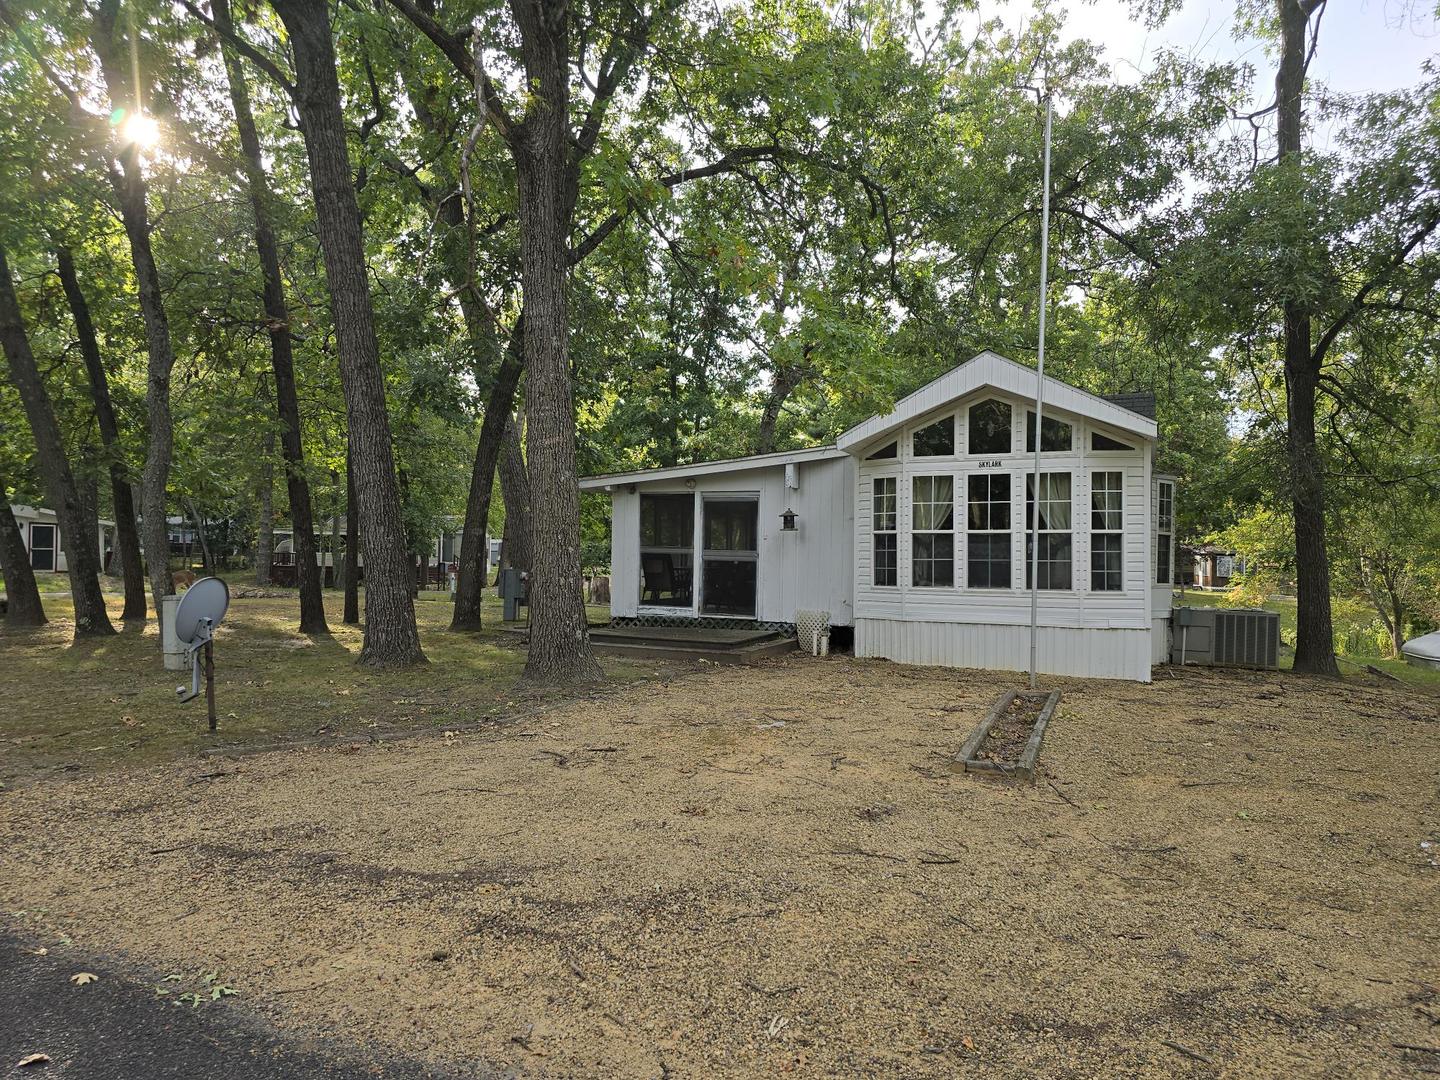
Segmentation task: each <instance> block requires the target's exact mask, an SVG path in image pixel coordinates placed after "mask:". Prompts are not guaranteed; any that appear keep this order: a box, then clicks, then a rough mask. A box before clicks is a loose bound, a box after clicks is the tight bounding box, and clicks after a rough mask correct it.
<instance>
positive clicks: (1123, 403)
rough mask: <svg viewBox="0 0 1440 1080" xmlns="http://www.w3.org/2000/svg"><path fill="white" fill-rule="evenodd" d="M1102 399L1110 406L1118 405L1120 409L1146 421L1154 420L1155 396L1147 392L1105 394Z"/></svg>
mask: <svg viewBox="0 0 1440 1080" xmlns="http://www.w3.org/2000/svg"><path fill="white" fill-rule="evenodd" d="M1103 397H1104V398H1105V400H1106V401H1108V402H1110V403H1111V404H1112V405H1119V406H1120V407H1121V408H1122V409H1129V410H1130V411H1131V412H1133V413H1139V414H1140V415H1141V416H1143V417H1145V418H1146V419H1147V420H1154V419H1155V395H1154V394H1152V393H1150V392H1149V391H1142V392H1140V393H1131V394H1105V395H1103Z"/></svg>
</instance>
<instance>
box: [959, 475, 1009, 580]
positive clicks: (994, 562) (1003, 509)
mask: <svg viewBox="0 0 1440 1080" xmlns="http://www.w3.org/2000/svg"><path fill="white" fill-rule="evenodd" d="M966 496H967V498H966V503H967V507H968V513H967V515H966V521H965V533H966V539H965V582H966V584H967V585H969V586H970V588H972V589H1008V588H1010V476H1009V474H1008V473H981V474H980V475H978V476H971V477H970V478H969V480H968V483H967V490H966Z"/></svg>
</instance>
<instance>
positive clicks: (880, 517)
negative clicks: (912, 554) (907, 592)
mask: <svg viewBox="0 0 1440 1080" xmlns="http://www.w3.org/2000/svg"><path fill="white" fill-rule="evenodd" d="M896 499H897V494H896V480H895V477H893V476H877V477H875V481H874V487H873V489H872V495H871V501H872V514H873V517H872V529H871V537H872V539H873V542H874V548H875V560H874V561H875V573H874V581H875V584H876V585H882V586H894V585H898V584H899V583H900V559H899V555H900V534H899V532H898V531H897V527H896V526H897V521H898V515H897V514H896V505H895V503H896Z"/></svg>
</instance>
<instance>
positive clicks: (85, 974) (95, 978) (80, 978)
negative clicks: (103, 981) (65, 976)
mask: <svg viewBox="0 0 1440 1080" xmlns="http://www.w3.org/2000/svg"><path fill="white" fill-rule="evenodd" d="M70 981H71V982H72V983H74V984H75V985H76V986H88V985H89V984H90V983H92V982H99V981H100V976H99V975H96V974H95V973H94V972H93V971H80V972H77V973H76V974H74V975H71V976H70Z"/></svg>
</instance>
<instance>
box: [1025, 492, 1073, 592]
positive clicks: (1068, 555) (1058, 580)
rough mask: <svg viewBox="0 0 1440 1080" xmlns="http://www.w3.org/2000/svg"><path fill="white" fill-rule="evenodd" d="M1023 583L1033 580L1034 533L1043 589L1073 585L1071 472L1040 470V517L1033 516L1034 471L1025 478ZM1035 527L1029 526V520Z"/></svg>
mask: <svg viewBox="0 0 1440 1080" xmlns="http://www.w3.org/2000/svg"><path fill="white" fill-rule="evenodd" d="M1025 480H1026V482H1025V527H1026V533H1025V540H1026V543H1025V587H1026V588H1027V589H1028V588H1030V587H1031V584H1032V582H1034V581H1035V566H1034V559H1035V555H1034V552H1035V547H1034V545H1035V533H1036V532H1038V533H1039V535H1040V566H1039V571H1040V577H1039V587H1040V588H1042V589H1069V588H1073V587H1074V576H1075V575H1074V562H1073V550H1074V544H1073V538H1072V536H1071V531H1070V530H1071V522H1070V517H1071V514H1070V474H1069V473H1068V472H1053V473H1041V474H1040V500H1039V518H1038V519H1037V518H1036V516H1035V506H1036V501H1035V474H1034V473H1031V474H1030V475H1029V476H1027V477H1026V478H1025ZM1032 522H1033V523H1035V524H1036V525H1037V526H1038V528H1037V529H1036V530H1035V531H1031V530H1030V526H1031V524H1032Z"/></svg>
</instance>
